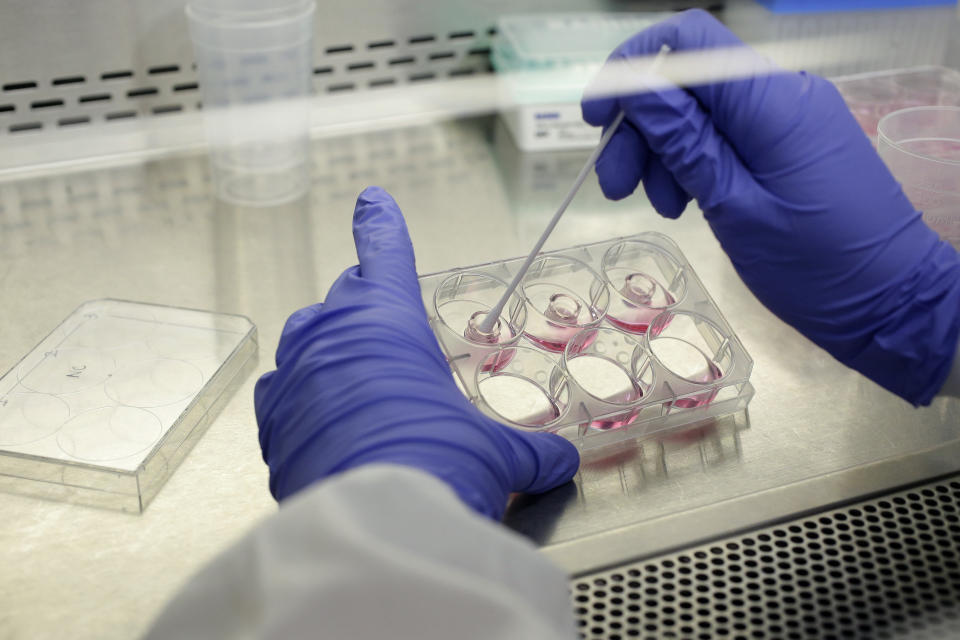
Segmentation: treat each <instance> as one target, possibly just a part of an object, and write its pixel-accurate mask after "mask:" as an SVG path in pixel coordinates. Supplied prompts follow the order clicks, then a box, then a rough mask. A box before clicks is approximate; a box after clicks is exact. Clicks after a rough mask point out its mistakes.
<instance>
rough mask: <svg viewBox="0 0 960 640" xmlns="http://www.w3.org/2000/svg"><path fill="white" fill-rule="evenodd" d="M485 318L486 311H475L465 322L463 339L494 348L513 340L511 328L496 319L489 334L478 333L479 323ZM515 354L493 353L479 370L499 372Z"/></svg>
mask: <svg viewBox="0 0 960 640" xmlns="http://www.w3.org/2000/svg"><path fill="white" fill-rule="evenodd" d="M486 316H487V312H486V311H482V310H481V311H476V312H474V314H473V315H472V316H470V320H469V321H468V322H467V327H466V329H464V330H463V337H464V338H466V339H467V340H469V341H470V342H473V343H475V344H480V345H490V346H495V345H499V344H503V343H505V342H507V343H508V342H510V341H511V340H513V338H514V336H516V333H514V331H513V327H512V326H511V325H510V324H509V323H506V322H501V320H500V319H499V318H498V319H497V322H496V324H494V325H493V328H491V329H490V331H489V332H486V333H485V332H482V331H480V323H481V322H483V319H484V318H485V317H486ZM514 355H515V352H514V351H513V350H507V351H502V352H500V353H494V354H493V355H491V356H489V357H488V358H487V359H485V360H484V361H483V363H482V364H481V365H480V370H481V371H484V372H487V371H500V370H501V369H503V368H504V367H505V366H507V365H508V364H510V361H511V360H513V356H514Z"/></svg>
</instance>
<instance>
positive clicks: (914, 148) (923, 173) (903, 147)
mask: <svg viewBox="0 0 960 640" xmlns="http://www.w3.org/2000/svg"><path fill="white" fill-rule="evenodd" d="M877 151H878V153H879V154H880V157H881V158H883V161H884V162H886V163H887V167H889V169H890V172H891V173H892V174H893V176H894V177H895V178H896V179H897V180H898V181H900V184H901V185H902V186H903V191H904V193H906V194H907V197H908V198H910V201H911V202H912V203H913V205H914V206H915V207H917V209H919V210H920V211H922V212H923V219H924V221H926V223H927V224H928V225H930V227H931V228H932V229H933V230H934V231H936V232H937V233H939V234H940V237H941V238H943V239H944V240H946V241H948V242H950V243H951V244H952V245H953V246H954V247H957V248H960V107H912V108H910V109H902V110H900V111H894V112H893V113H890V114H887V115H886V116H884V117H883V118H882V119H881V120H880V124H879V125H877Z"/></svg>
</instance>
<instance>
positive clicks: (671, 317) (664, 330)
mask: <svg viewBox="0 0 960 640" xmlns="http://www.w3.org/2000/svg"><path fill="white" fill-rule="evenodd" d="M646 338H647V349H648V350H649V352H650V354H651V356H652V357H653V359H654V360H655V361H656V362H657V363H659V364H660V365H661V366H662V367H663V368H664V369H666V370H667V371H669V372H671V373H673V374H674V375H675V376H677V377H679V378H681V379H682V380H684V381H686V382H690V383H693V384H695V385H703V386H711V387H712V388H710V389H708V390H707V391H705V392H703V393H693V394H692V395H689V396H685V397H683V398H679V399H677V400H675V401H673V402H672V403H670V404H672V405H673V406H676V407H680V408H684V409H689V408H694V407H698V406H702V405H705V404H709V403H710V402H712V401H713V399H714V398H715V397H716V395H717V391H718V389H717V387H716V386H713V385H715V383H717V382H719V381H720V380H722V379H723V378H724V377H725V376H726V375H727V373H728V372H729V371H730V369H731V367H732V366H733V352H732V350H731V349H730V341H729V338H728V336H727V335H726V334H725V333H724V332H723V331H722V330H721V329H720V328H719V327H718V326H717V325H716V324H714V323H713V322H711V321H710V320H708V319H707V318H705V317H703V316H701V315H700V314H697V313H693V312H687V311H680V312H670V313H664V314H661V315H659V316H657V317H656V318H654V320H653V322H652V323H651V325H650V329H649V331H648V332H647V336H646Z"/></svg>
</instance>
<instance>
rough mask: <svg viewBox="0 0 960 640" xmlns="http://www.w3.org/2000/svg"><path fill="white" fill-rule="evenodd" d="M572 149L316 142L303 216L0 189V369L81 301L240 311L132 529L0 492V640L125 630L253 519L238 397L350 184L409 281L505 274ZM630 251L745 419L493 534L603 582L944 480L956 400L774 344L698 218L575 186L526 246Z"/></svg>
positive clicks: (197, 180) (333, 246)
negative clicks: (648, 267) (708, 298)
mask: <svg viewBox="0 0 960 640" xmlns="http://www.w3.org/2000/svg"><path fill="white" fill-rule="evenodd" d="M587 155H588V153H587V152H585V151H584V152H580V151H576V152H549V153H539V154H524V153H521V152H520V151H518V150H517V149H516V148H515V147H514V145H513V143H512V142H511V140H510V139H509V135H508V134H507V132H506V131H505V130H504V128H503V127H502V125H501V124H500V122H499V121H498V120H497V119H496V118H494V117H477V118H471V119H462V120H452V121H446V122H439V123H431V124H424V125H418V126H409V127H406V128H398V129H386V130H381V131H376V132H370V133H362V134H354V135H343V136H340V137H327V138H322V139H317V140H315V141H314V145H313V161H314V166H313V185H312V190H311V192H310V194H309V196H308V197H304V198H302V199H301V200H298V201H296V202H293V203H291V204H288V205H282V206H277V207H271V208H246V207H239V206H234V205H229V204H225V203H223V202H220V201H218V200H216V199H215V198H214V197H212V195H211V187H210V182H209V179H208V170H207V165H206V158H205V156H204V155H203V154H201V153H193V154H184V155H171V156H170V157H162V158H154V159H150V160H144V161H131V162H125V163H114V164H112V165H111V166H102V167H99V168H86V169H85V168H82V167H79V166H73V167H68V168H67V169H64V168H53V169H50V170H49V171H46V172H38V173H36V174H34V175H30V176H25V177H21V178H17V179H7V180H4V181H2V182H0V290H2V291H3V294H4V302H5V304H4V309H3V314H2V317H3V331H2V332H0V369H2V370H4V371H5V370H7V369H9V368H10V367H12V366H13V365H14V364H15V363H16V362H17V361H18V360H19V359H20V358H21V357H22V356H23V355H24V354H25V353H26V352H28V351H29V350H30V349H32V348H33V347H34V346H35V345H36V344H37V343H38V342H39V341H40V340H41V339H43V338H44V336H46V335H47V333H48V332H49V331H50V330H51V329H53V328H54V327H55V326H56V325H57V324H58V323H59V322H60V321H61V320H63V319H64V318H65V317H66V316H67V315H68V314H70V313H71V312H72V311H73V310H74V309H75V308H76V307H77V306H78V305H80V304H81V303H82V302H84V301H87V300H92V299H97V298H105V297H110V298H120V299H128V300H137V301H143V302H149V303H156V304H164V305H175V306H179V307H191V308H197V309H206V310H211V311H221V312H228V313H237V314H243V315H246V316H247V317H249V318H250V319H251V320H253V322H254V323H256V325H257V327H258V332H259V344H260V351H259V360H258V361H257V363H256V365H255V366H254V367H253V368H252V369H251V370H250V371H249V373H247V374H246V378H245V379H244V380H243V381H242V384H241V385H240V386H239V388H238V389H237V390H236V391H235V392H234V393H233V395H232V397H231V398H230V400H229V401H228V402H227V403H226V405H225V407H224V409H223V410H222V412H221V413H220V414H219V416H218V417H217V418H216V420H215V421H214V422H213V423H212V425H211V426H210V428H209V430H208V431H207V432H206V434H205V435H204V436H203V437H202V438H201V439H200V440H199V441H198V443H197V444H196V446H195V447H194V448H193V450H192V451H191V452H190V453H189V455H187V457H186V458H185V459H184V461H183V463H182V464H181V465H180V467H179V468H178V469H177V470H176V471H175V472H174V473H173V475H172V476H171V477H170V479H169V480H168V481H167V482H166V484H165V485H164V486H163V488H162V489H161V490H160V492H159V494H158V495H157V496H156V498H155V499H154V500H153V502H152V503H151V504H150V505H149V507H148V508H147V509H146V510H145V511H144V512H143V513H142V514H140V515H132V514H127V513H120V512H113V511H108V510H103V509H96V508H90V507H84V506H78V505H73V504H67V503H59V502H53V501H43V500H39V499H35V498H31V497H25V496H19V495H13V494H7V493H0V513H3V514H4V522H3V524H0V566H2V567H3V570H2V572H0V602H2V603H3V605H2V607H0V638H8V637H10V638H20V637H24V638H26V637H29V638H45V637H62V636H63V635H64V634H68V635H70V636H71V637H72V638H75V639H81V638H98V639H105V638H128V637H132V636H137V635H139V634H141V633H142V632H143V631H144V630H145V629H146V628H147V626H148V625H149V623H150V620H151V619H152V618H153V617H154V616H155V615H156V614H157V613H158V611H159V609H160V608H161V607H162V606H163V604H164V602H165V601H166V600H167V599H168V598H169V597H170V596H171V595H172V594H173V593H174V592H175V591H176V589H177V588H178V587H179V586H180V585H182V584H183V583H184V581H185V580H186V579H187V578H188V577H189V576H190V575H191V574H192V573H193V572H195V571H196V570H197V569H198V568H199V567H200V566H201V565H203V564H204V563H205V562H206V561H208V560H209V559H210V558H211V557H212V556H214V555H215V554H216V553H218V552H219V551H221V550H223V549H224V548H225V547H226V546H227V545H229V544H230V543H231V542H233V541H234V540H236V539H237V538H238V537H240V536H242V535H243V534H244V533H245V532H246V531H248V530H249V529H250V528H251V527H253V526H254V525H255V524H256V523H257V522H259V521H261V520H262V519H264V518H267V517H269V516H270V514H272V513H274V512H275V511H276V504H275V503H274V501H273V499H272V498H271V496H270V494H269V491H268V490H267V469H266V467H265V465H264V464H263V461H262V459H261V456H260V450H259V445H258V441H257V425H256V420H255V417H254V410H253V386H254V383H255V381H256V379H257V377H258V376H259V375H260V374H262V373H263V372H265V371H267V370H269V369H270V368H271V367H272V362H273V352H274V350H275V348H276V345H277V340H278V338H279V335H280V331H281V329H282V327H283V323H284V321H285V319H286V317H287V316H288V315H289V314H290V313H291V312H293V311H294V310H296V309H298V308H300V307H303V306H306V305H309V304H311V303H314V302H316V301H318V300H321V299H322V298H323V295H324V293H325V292H326V290H327V288H328V287H329V286H330V284H331V283H332V282H333V280H334V279H335V278H336V276H337V275H338V274H339V273H340V272H341V271H342V270H343V269H345V268H347V267H349V266H351V265H352V264H354V263H355V261H356V255H355V252H354V247H353V240H352V234H351V216H352V213H353V208H354V202H355V200H356V196H357V194H358V193H359V192H360V191H361V190H362V189H363V188H364V187H366V186H367V185H379V186H381V187H383V188H385V189H387V190H388V191H390V192H391V193H392V194H393V195H394V196H395V197H396V199H397V201H398V202H399V204H400V206H401V208H402V209H403V211H404V214H405V216H406V219H407V224H408V226H409V229H410V234H411V237H412V239H413V244H414V247H415V250H416V254H417V267H418V271H419V272H420V273H430V272H436V271H442V270H446V269H449V268H452V267H457V266H466V265H471V264H477V263H483V262H488V261H491V260H497V259H503V258H509V257H515V256H519V255H523V254H525V253H526V251H528V250H529V248H530V246H532V244H533V242H534V241H535V240H536V238H537V236H538V235H539V233H540V231H541V230H542V229H543V227H544V225H545V224H546V222H547V221H548V219H549V217H550V216H551V215H552V213H553V210H554V208H555V207H556V206H557V205H558V203H559V201H560V199H561V198H562V196H563V194H564V192H565V190H566V188H567V186H568V185H569V184H570V182H571V181H572V179H573V177H574V176H575V175H576V172H577V170H578V169H579V167H580V166H581V165H582V163H583V161H584V160H585V159H586V156H587ZM642 231H658V232H662V233H665V234H667V235H669V236H670V237H671V238H673V239H674V240H676V242H677V243H678V244H679V245H680V247H681V248H682V250H683V251H684V253H685V255H686V257H687V259H688V260H689V261H690V262H691V263H692V265H693V268H694V269H695V270H696V272H697V273H698V275H699V276H700V278H701V280H703V282H704V283H705V285H706V287H707V289H708V290H709V291H710V292H711V293H712V295H713V296H714V298H715V300H716V301H717V303H718V305H719V307H720V309H721V311H722V312H723V313H724V314H725V316H726V318H727V319H728V321H729V322H730V323H731V324H732V325H733V327H734V329H735V331H736V332H737V334H738V335H739V336H740V338H741V340H742V342H743V343H744V345H745V346H746V348H747V350H748V351H749V352H750V354H751V356H752V357H753V359H754V363H755V364H754V370H753V374H752V377H751V381H752V384H753V386H754V387H755V388H756V395H755V397H754V398H753V400H752V402H751V404H750V407H749V410H748V412H746V413H741V414H739V415H736V416H732V417H729V418H725V419H721V420H717V421H715V422H713V423H711V424H706V425H702V426H701V427H699V428H698V429H696V430H695V431H692V432H686V433H684V434H681V435H670V436H665V437H662V438H655V439H652V440H649V441H644V442H642V443H638V444H636V445H633V446H627V447H623V448H621V449H620V450H618V451H617V452H616V454H615V455H611V456H608V457H606V458H597V459H592V460H587V461H586V462H585V463H584V465H583V467H582V469H581V472H580V473H579V475H578V476H577V478H576V481H575V483H574V484H571V485H568V486H567V487H563V488H561V489H558V490H556V491H554V492H552V493H550V494H547V495H545V496H540V497H536V498H531V497H519V498H517V499H515V500H514V502H513V504H512V505H511V507H510V509H509V512H508V515H507V518H506V520H507V522H508V524H509V525H510V526H511V527H513V528H514V529H516V530H518V531H520V532H522V533H523V534H525V535H528V536H530V537H532V538H533V539H534V540H536V542H537V543H538V544H540V545H542V546H543V547H544V549H545V551H546V553H547V554H548V555H549V556H550V557H551V558H553V559H554V560H555V561H556V562H558V563H559V564H560V565H561V566H563V567H564V568H566V569H567V570H568V571H569V572H571V574H577V573H582V572H586V571H590V570H595V569H598V568H601V567H606V566H614V565H616V564H617V563H618V562H621V561H625V560H628V559H631V558H634V557H639V556H643V555H646V554H652V553H656V552H658V551H660V550H663V549H667V548H671V547H675V546H677V545H680V544H684V543H686V542H694V541H697V540H702V539H706V538H709V537H710V536H716V535H721V534H724V533H728V532H730V531H735V530H744V529H748V528H749V527H751V526H755V525H757V524H759V523H760V522H763V521H769V520H774V519H777V518H783V517H787V516H789V515H791V514H792V513H796V512H800V511H809V510H812V509H815V508H816V507H818V506H820V505H826V504H831V503H836V502H842V501H844V500H850V499H853V498H855V497H857V496H860V495H865V494H868V493H870V492H872V491H880V490H884V489H887V488H890V487H895V486H900V485H903V484H906V483H909V482H915V481H919V480H921V479H924V478H927V477H932V476H935V475H940V474H945V473H949V472H953V471H956V470H957V469H958V468H960V454H958V451H957V432H958V430H960V420H958V418H960V403H957V402H956V401H948V400H943V399H941V400H937V401H936V402H935V403H934V404H933V405H932V406H930V407H927V408H924V409H919V410H918V409H914V408H913V407H911V406H909V405H908V404H907V403H905V402H903V401H902V400H899V399H898V398H896V397H894V396H892V395H890V394H889V393H887V392H885V391H883V390H882V389H880V388H879V387H877V386H876V385H874V384H873V383H871V382H870V381H868V380H866V379H864V378H863V377H861V376H859V375H858V374H856V373H855V372H852V371H849V370H847V369H845V368H844V367H843V366H841V365H839V364H838V363H837V362H835V361H834V360H833V359H832V358H831V357H830V356H829V355H827V354H826V353H825V352H823V351H822V350H820V349H819V348H817V347H815V346H814V345H813V344H812V343H810V342H809V341H807V340H806V339H805V338H803V337H802V336H800V335H799V334H798V333H797V332H795V331H794V330H792V329H791V328H789V327H787V326H786V325H784V324H783V323H782V322H780V321H779V320H778V319H777V318H776V317H774V316H773V315H772V314H771V313H770V312H769V311H767V310H766V309H765V308H764V307H762V306H761V305H760V304H759V303H758V302H757V301H756V300H755V299H754V298H753V297H752V295H751V294H750V292H749V291H748V290H747V289H746V287H745V286H744V285H743V283H742V282H741V281H740V279H739V278H738V276H737V275H736V273H735V272H734V269H733V267H732V266H731V264H730V262H729V260H728V259H727V258H726V256H725V254H724V253H723V252H722V251H721V249H720V247H719V245H718V243H717V241H716V240H715V238H714V237H713V235H712V233H711V232H710V229H709V227H708V225H707V224H706V222H705V221H704V220H703V218H702V216H701V214H700V212H699V211H697V210H696V207H695V206H694V205H691V206H690V207H689V208H688V210H687V211H686V213H685V214H684V215H683V216H682V217H681V218H680V219H679V220H667V219H663V218H661V217H660V216H658V215H657V214H656V213H655V212H654V211H653V209H652V208H651V206H650V204H649V202H648V201H647V200H646V198H645V197H644V196H643V194H642V190H641V192H639V193H637V194H635V195H634V196H633V197H632V198H628V199H626V200H624V201H621V202H609V201H607V200H605V199H604V198H603V196H602V194H601V193H600V190H599V188H598V186H597V184H596V180H595V179H592V178H591V179H589V180H588V181H587V183H586V184H585V185H584V187H583V189H582V190H581V192H580V194H579V195H578V196H577V198H576V199H575V200H574V202H573V204H572V205H571V207H570V209H569V211H568V213H567V214H566V217H565V218H564V219H563V221H562V222H561V223H560V225H559V226H558V228H557V229H556V231H555V232H554V234H553V236H552V237H551V239H550V241H549V243H548V245H547V249H557V248H563V247H568V246H572V245H576V244H582V243H588V242H594V241H601V240H606V239H610V238H612V237H616V236H625V235H630V234H634V233H639V232H642Z"/></svg>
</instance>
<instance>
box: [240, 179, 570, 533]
mask: <svg viewBox="0 0 960 640" xmlns="http://www.w3.org/2000/svg"><path fill="white" fill-rule="evenodd" d="M353 235H354V240H355V242H356V246H357V256H358V257H359V259H360V264H359V266H355V267H351V268H350V269H347V270H346V271H345V272H344V273H343V274H342V275H341V276H340V278H339V279H338V280H337V281H336V282H335V283H334V284H333V286H332V287H331V288H330V292H329V293H328V295H327V299H326V302H325V303H323V304H316V305H313V306H311V307H307V308H305V309H301V310H300V311H297V312H295V313H294V314H293V315H292V316H290V318H289V320H287V324H286V326H285V327H284V330H283V335H282V336H281V337H280V345H279V347H278V348H277V370H276V371H271V372H269V373H267V374H265V375H264V376H263V377H262V378H260V380H259V381H258V383H257V386H256V390H255V393H254V400H255V405H256V412H257V421H258V423H259V425H260V446H261V448H262V449H263V459H264V461H265V462H266V463H267V464H268V465H269V467H270V490H271V492H272V493H273V495H274V497H275V498H276V499H277V500H283V499H284V498H286V497H288V496H290V495H292V494H294V493H296V492H297V491H299V490H300V489H303V488H304V487H306V486H307V485H309V484H310V483H312V482H315V481H317V480H320V479H322V478H325V477H327V476H329V475H332V474H335V473H339V472H342V471H346V470H348V469H351V468H353V467H358V466H361V465H364V464H371V463H388V464H399V465H406V466H410V467H415V468H418V469H422V470H423V471H426V472H427V473H430V474H433V475H434V476H436V477H438V478H440V479H441V480H443V481H444V482H446V483H447V484H448V485H450V486H451V487H452V488H453V489H454V491H456V492H457V494H458V495H459V496H460V498H461V499H462V500H463V501H464V502H466V503H467V504H468V505H470V506H471V507H473V508H474V509H475V510H477V511H479V512H480V513H482V514H484V515H487V516H490V517H492V518H499V517H500V516H501V515H502V514H503V511H504V509H505V508H506V503H507V498H508V496H509V494H510V493H511V492H514V491H519V492H528V493H539V492H543V491H547V490H549V489H552V488H554V487H556V486H559V485H561V484H563V483H564V482H567V481H568V480H570V479H571V478H572V477H573V475H574V474H575V473H576V471H577V467H578V465H579V456H578V453H577V450H576V448H575V447H574V446H573V445H572V444H571V443H569V442H568V441H566V440H564V439H563V438H561V437H559V436H556V435H553V434H547V433H526V432H522V431H518V430H515V429H511V428H509V427H506V426H504V425H501V424H499V423H497V422H495V421H493V420H491V419H490V418H488V417H486V416H484V415H483V414H482V413H480V411H479V410H478V409H476V408H475V407H474V406H473V405H471V404H470V402H469V401H468V400H467V399H466V397H464V395H463V394H462V393H460V391H459V390H458V389H457V386H456V384H455V383H454V380H453V377H452V375H451V372H450V367H449V366H448V364H447V362H446V360H445V359H444V356H443V353H442V352H441V351H440V347H439V345H438V344H437V341H436V338H435V337H434V335H433V332H432V331H431V329H430V326H429V325H428V323H427V317H426V313H425V311H424V307H423V302H422V299H421V297H420V285H419V283H418V282H417V273H416V267H415V265H414V260H413V246H412V245H411V243H410V237H409V236H408V234H407V229H406V225H405V224H404V221H403V216H402V214H401V213H400V209H399V208H398V207H397V204H396V202H394V200H393V198H391V197H390V195H389V194H388V193H386V192H385V191H383V190H382V189H379V188H377V187H370V188H368V189H366V190H365V191H364V192H363V193H362V194H360V197H359V198H358V200H357V206H356V209H355V211H354V218H353Z"/></svg>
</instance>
